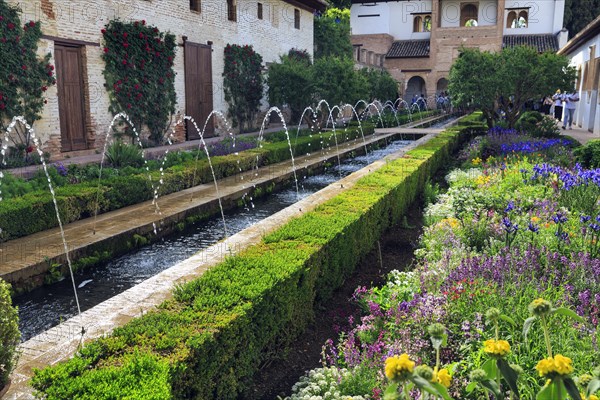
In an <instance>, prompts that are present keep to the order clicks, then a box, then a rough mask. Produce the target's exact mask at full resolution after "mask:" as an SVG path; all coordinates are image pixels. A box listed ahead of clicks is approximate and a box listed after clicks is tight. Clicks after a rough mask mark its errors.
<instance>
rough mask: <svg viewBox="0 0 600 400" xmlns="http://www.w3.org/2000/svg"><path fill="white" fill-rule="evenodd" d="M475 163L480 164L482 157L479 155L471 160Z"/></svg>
mask: <svg viewBox="0 0 600 400" xmlns="http://www.w3.org/2000/svg"><path fill="white" fill-rule="evenodd" d="M471 162H472V163H473V165H479V164H481V158H479V157H477V158H474V159H473V161H471Z"/></svg>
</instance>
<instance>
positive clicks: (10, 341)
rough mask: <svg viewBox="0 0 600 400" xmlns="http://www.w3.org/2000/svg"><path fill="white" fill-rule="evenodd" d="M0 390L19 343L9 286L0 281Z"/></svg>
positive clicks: (17, 319)
mask: <svg viewBox="0 0 600 400" xmlns="http://www.w3.org/2000/svg"><path fill="white" fill-rule="evenodd" d="M0 321H1V322H2V329H0V388H2V387H4V385H5V384H6V383H7V382H8V377H9V375H10V373H11V372H12V370H13V369H14V367H15V365H16V363H17V345H18V344H19V342H20V341H21V333H20V332H19V314H18V313H17V309H16V308H15V307H13V306H12V300H11V298H10V285H9V284H8V283H6V282H5V281H4V280H2V279H0Z"/></svg>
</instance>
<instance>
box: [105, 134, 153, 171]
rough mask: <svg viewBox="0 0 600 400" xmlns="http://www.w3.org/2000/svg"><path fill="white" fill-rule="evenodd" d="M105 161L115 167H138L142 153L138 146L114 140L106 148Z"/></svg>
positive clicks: (141, 160) (140, 164)
mask: <svg viewBox="0 0 600 400" xmlns="http://www.w3.org/2000/svg"><path fill="white" fill-rule="evenodd" d="M106 161H107V162H108V163H109V164H110V165H112V166H113V167H115V168H121V167H140V166H142V165H143V164H144V155H143V152H142V149H141V147H140V146H138V145H135V144H127V143H123V142H122V141H120V140H115V141H114V142H112V143H111V144H110V145H109V146H108V147H107V148H106Z"/></svg>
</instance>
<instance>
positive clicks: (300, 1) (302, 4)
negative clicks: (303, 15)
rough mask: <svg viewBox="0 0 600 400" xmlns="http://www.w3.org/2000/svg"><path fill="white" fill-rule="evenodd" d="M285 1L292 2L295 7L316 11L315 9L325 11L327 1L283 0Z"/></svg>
mask: <svg viewBox="0 0 600 400" xmlns="http://www.w3.org/2000/svg"><path fill="white" fill-rule="evenodd" d="M283 1H284V2H285V3H288V4H291V5H293V6H294V7H298V8H302V9H303V10H306V11H309V12H312V13H314V12H315V11H321V12H323V11H325V9H326V8H327V2H325V0H283Z"/></svg>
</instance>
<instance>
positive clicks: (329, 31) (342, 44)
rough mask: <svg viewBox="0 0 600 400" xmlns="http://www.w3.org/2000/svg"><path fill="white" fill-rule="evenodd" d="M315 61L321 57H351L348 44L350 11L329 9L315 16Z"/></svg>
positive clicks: (350, 45)
mask: <svg viewBox="0 0 600 400" xmlns="http://www.w3.org/2000/svg"><path fill="white" fill-rule="evenodd" d="M314 41H315V43H314V53H315V60H316V59H318V58H321V57H329V56H337V57H352V43H351V42H350V10H349V9H345V10H341V9H339V8H329V9H327V11H325V13H323V14H318V15H315V22H314Z"/></svg>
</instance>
